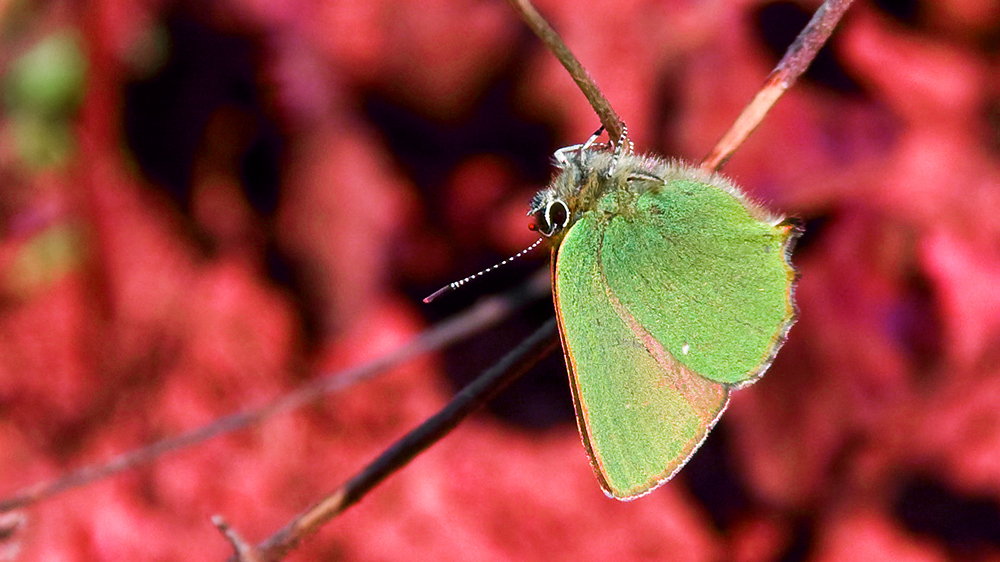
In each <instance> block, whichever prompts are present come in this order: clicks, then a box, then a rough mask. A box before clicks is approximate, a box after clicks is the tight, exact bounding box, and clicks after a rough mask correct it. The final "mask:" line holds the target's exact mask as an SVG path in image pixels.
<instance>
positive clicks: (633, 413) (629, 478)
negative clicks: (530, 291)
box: [553, 213, 728, 499]
mask: <svg viewBox="0 0 1000 562" xmlns="http://www.w3.org/2000/svg"><path fill="white" fill-rule="evenodd" d="M596 216H597V214H596V213H587V214H585V215H584V217H583V218H581V219H580V220H579V221H577V222H576V223H575V224H574V225H573V227H572V228H571V229H570V230H569V232H568V233H567V234H566V236H565V238H564V239H563V241H562V243H561V245H560V247H559V251H558V254H557V256H556V261H555V271H554V275H553V286H554V295H555V300H556V311H557V316H558V319H559V328H560V330H559V331H560V334H561V336H562V340H563V350H564V352H565V354H566V364H567V367H568V369H569V373H570V378H571V381H570V382H571V388H572V390H573V399H574V404H575V407H576V413H577V423H578V424H579V426H580V434H581V435H582V436H583V442H584V446H585V447H586V449H587V452H588V454H589V455H590V458H591V462H592V464H593V465H594V469H595V472H597V475H598V478H599V480H600V482H601V486H602V487H603V488H604V490H605V491H606V492H607V493H608V494H609V495H612V496H614V497H617V498H621V499H631V498H634V497H637V496H640V495H642V494H645V493H646V492H649V491H650V490H652V489H653V488H655V487H656V486H657V485H659V484H660V483H662V482H664V481H666V480H668V479H669V478H670V477H671V476H673V474H674V473H675V472H677V470H678V469H680V467H681V466H683V465H684V463H685V462H686V461H687V459H688V458H689V457H690V456H691V454H692V453H694V451H695V450H696V449H697V448H698V446H699V445H700V444H701V442H702V441H703V440H704V438H705V436H706V435H707V434H708V432H709V430H710V429H711V428H712V426H713V425H714V424H715V421H716V420H717V419H718V417H719V415H720V414H721V413H722V411H723V410H724V409H725V407H726V402H727V400H728V391H727V388H726V386H725V385H722V384H718V383H715V382H712V381H710V380H708V379H705V378H703V377H700V376H698V375H697V374H695V373H693V372H692V371H691V370H690V369H687V368H685V367H684V366H683V365H681V364H680V363H679V362H678V361H677V360H676V359H674V358H673V356H672V355H671V354H670V353H669V352H668V351H667V350H666V349H664V348H663V346H660V345H659V343H658V342H657V341H656V340H655V339H654V338H652V337H651V336H650V335H649V333H648V332H646V331H645V330H643V328H642V327H641V326H639V324H638V323H637V322H636V320H635V318H633V317H632V316H630V315H629V314H628V313H627V312H626V311H625V310H624V308H623V307H622V306H621V303H620V302H619V300H618V298H617V297H616V296H615V295H614V294H613V293H611V292H610V291H609V290H607V286H608V285H607V279H606V278H605V275H604V272H603V271H602V268H601V267H600V255H601V251H602V250H601V244H602V239H603V238H604V226H603V225H602V224H599V223H598V221H597V219H596Z"/></svg>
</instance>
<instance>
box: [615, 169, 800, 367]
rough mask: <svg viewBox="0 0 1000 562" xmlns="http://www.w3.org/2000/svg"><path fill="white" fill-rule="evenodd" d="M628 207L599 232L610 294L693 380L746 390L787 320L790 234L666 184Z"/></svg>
mask: <svg viewBox="0 0 1000 562" xmlns="http://www.w3.org/2000/svg"><path fill="white" fill-rule="evenodd" d="M609 197H614V196H609ZM629 204H630V208H629V209H628V210H627V211H626V212H622V210H621V209H618V211H619V212H618V213H616V214H614V215H613V217H612V218H610V219H608V224H607V227H606V228H605V230H604V241H603V250H602V253H601V267H602V269H603V272H604V274H605V277H606V279H607V283H608V285H609V287H610V291H611V292H612V294H614V295H616V296H617V298H618V299H620V301H621V303H622V305H623V306H624V308H625V309H626V310H627V311H629V313H630V314H631V315H633V316H634V317H635V318H636V319H637V321H638V324H639V325H641V326H642V328H643V329H645V330H646V331H648V332H649V333H650V334H651V335H652V337H653V338H654V339H655V340H656V341H657V342H659V343H660V344H662V345H663V347H664V348H665V349H666V350H667V351H668V352H669V353H670V354H672V355H673V356H674V357H676V358H677V359H679V360H680V361H681V363H683V364H684V365H685V366H686V367H688V368H689V369H691V370H692V371H694V372H695V373H698V374H699V375H701V376H704V377H707V378H709V379H711V380H714V381H718V382H722V383H727V384H739V383H745V382H748V381H752V380H753V379H754V378H755V377H757V376H758V375H759V374H761V373H762V372H763V370H764V369H766V367H767V365H768V364H769V363H770V360H771V358H772V357H773V355H774V353H775V352H776V351H777V347H779V346H780V344H781V343H782V342H783V341H784V337H785V334H786V332H787V331H788V328H789V327H790V326H791V323H792V320H793V317H794V312H795V310H794V306H793V304H792V294H791V291H792V282H793V280H794V271H793V270H792V268H791V265H790V264H789V263H788V246H789V244H790V243H791V242H790V241H791V239H792V238H794V229H793V228H792V227H791V226H790V225H787V224H778V225H777V226H772V224H770V223H768V222H765V221H762V220H759V219H758V218H756V217H754V216H752V215H751V213H750V212H749V211H748V209H747V208H746V207H745V205H744V203H743V202H742V201H741V200H740V199H737V197H736V196H734V195H733V194H731V193H729V192H727V191H725V190H723V189H720V188H719V187H716V186H714V185H711V184H708V183H704V182H700V181H695V180H673V181H671V182H668V183H666V184H663V185H662V188H660V189H653V190H650V191H647V192H645V193H643V194H642V195H641V196H640V197H638V198H637V199H635V200H634V201H632V202H631V203H629Z"/></svg>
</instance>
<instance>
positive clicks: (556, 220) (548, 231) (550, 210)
mask: <svg viewBox="0 0 1000 562" xmlns="http://www.w3.org/2000/svg"><path fill="white" fill-rule="evenodd" d="M544 223H545V226H546V228H541V226H542V225H541V224H539V225H538V226H539V231H540V232H541V233H542V234H544V235H545V236H552V235H553V234H555V233H556V232H559V231H560V230H562V229H564V228H566V225H567V224H568V223H569V207H567V206H566V203H563V202H562V201H560V200H559V199H556V200H555V201H553V202H551V203H549V204H548V206H546V207H545V218H544Z"/></svg>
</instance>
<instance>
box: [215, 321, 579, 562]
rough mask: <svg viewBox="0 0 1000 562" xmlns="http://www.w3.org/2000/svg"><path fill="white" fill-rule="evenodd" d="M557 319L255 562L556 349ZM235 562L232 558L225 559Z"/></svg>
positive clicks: (286, 547) (276, 554)
mask: <svg viewBox="0 0 1000 562" xmlns="http://www.w3.org/2000/svg"><path fill="white" fill-rule="evenodd" d="M558 342H559V340H558V338H557V337H556V321H555V319H554V318H553V319H550V320H549V321H548V322H546V323H545V324H543V325H542V327H541V328H539V329H538V330H536V331H535V332H534V333H533V334H532V335H530V336H528V338H526V339H525V340H524V341H522V342H521V343H520V344H519V345H518V346H517V347H516V348H514V350H513V351H511V352H510V353H508V354H507V355H506V356H504V357H503V358H502V359H501V360H500V361H499V362H497V363H496V364H495V365H494V366H493V367H490V368H489V369H487V370H486V371H484V372H483V374H482V375H480V376H479V377H478V378H476V380H474V381H472V383H470V384H469V385H468V386H466V387H465V388H463V389H462V391H461V392H459V393H458V394H457V395H455V398H453V399H452V401H451V402H449V403H448V405H447V406H445V407H444V408H443V409H441V411H440V412H438V413H437V414H435V415H434V416H432V417H431V418H429V419H428V420H427V421H425V422H424V423H422V424H421V425H419V426H418V427H417V428H416V429H414V430H413V431H411V432H410V433H408V434H406V435H405V436H404V437H403V438H402V439H400V440H399V441H397V442H396V443H394V444H393V445H392V446H390V447H389V448H388V449H386V450H385V451H384V452H383V453H382V454H381V455H379V456H378V458H376V459H375V460H374V461H372V462H371V463H369V464H368V466H366V467H365V468H364V469H362V470H361V472H359V473H357V474H356V475H355V476H354V477H352V478H351V479H350V480H348V481H347V482H346V483H344V485H342V486H341V487H340V488H338V489H337V490H335V491H334V492H332V493H330V494H328V495H327V496H326V497H324V498H323V499H322V500H320V501H319V502H317V503H316V504H314V505H313V506H311V507H309V508H308V509H306V510H305V511H303V512H302V513H300V514H299V515H298V516H296V517H295V518H294V519H293V520H292V521H291V522H289V523H288V524H287V525H285V527H283V528H282V529H280V530H279V531H277V532H276V533H275V534H273V535H271V537H270V538H268V539H267V540H265V541H264V542H262V543H260V544H259V545H258V546H257V556H258V559H259V560H260V562H274V561H276V560H280V559H281V558H282V557H284V556H285V555H286V554H287V553H288V552H290V551H291V550H292V549H293V548H295V547H296V546H297V545H298V544H299V543H300V542H301V541H302V539H304V538H306V537H308V536H310V535H312V534H314V533H315V532H316V531H318V530H319V528H320V527H321V526H322V525H323V524H324V523H326V522H327V521H329V520H330V519H332V518H333V517H336V516H337V515H338V514H340V513H342V512H343V511H344V510H346V509H347V508H349V507H351V506H352V505H354V504H355V503H357V502H358V501H360V500H361V498H363V497H364V496H365V494H367V493H368V492H369V491H370V490H371V489H372V488H374V487H375V486H377V485H378V484H379V483H381V482H382V481H383V480H385V479H386V478H387V477H389V475H391V474H393V473H394V472H396V471H397V470H399V469H401V468H403V467H404V466H406V464H408V463H409V462H410V461H411V460H413V459H414V458H415V457H416V456H417V455H419V454H420V453H421V452H423V451H424V450H426V449H427V448H428V447H430V446H431V445H433V444H434V443H436V442H437V441H438V440H440V439H441V438H442V437H444V436H445V435H447V434H448V432H450V431H451V430H452V429H454V428H455V426H457V425H458V424H459V423H460V422H461V421H462V420H463V419H465V418H466V417H467V416H468V415H469V414H471V413H472V412H473V411H475V410H476V409H478V408H479V407H481V406H482V405H484V404H485V403H486V402H489V401H490V400H491V399H492V398H493V397H494V396H496V395H497V394H498V393H499V392H500V391H501V390H503V389H504V388H505V387H506V386H507V385H508V384H510V383H511V382H512V381H514V380H515V379H517V378H518V377H520V376H521V375H522V374H523V373H524V372H525V371H526V370H527V369H528V368H530V367H531V366H532V365H534V364H535V363H537V362H538V360H539V359H541V358H542V357H544V356H545V355H547V354H548V353H549V352H551V351H552V350H553V349H555V348H556V346H557V345H558ZM230 560H231V562H235V559H230Z"/></svg>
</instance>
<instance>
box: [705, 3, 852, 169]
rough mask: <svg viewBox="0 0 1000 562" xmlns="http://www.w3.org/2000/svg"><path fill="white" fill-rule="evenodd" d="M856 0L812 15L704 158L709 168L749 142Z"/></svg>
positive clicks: (824, 7) (825, 5) (827, 6)
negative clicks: (748, 138)
mask: <svg viewBox="0 0 1000 562" xmlns="http://www.w3.org/2000/svg"><path fill="white" fill-rule="evenodd" d="M853 1H854V0H826V2H824V3H823V5H822V6H820V7H819V9H818V10H816V13H815V14H813V17H812V19H811V20H810V21H809V24H808V25H806V26H805V28H803V29H802V32H801V33H799V35H798V37H796V38H795V42H793V43H792V44H791V46H789V47H788V50H787V51H785V56H784V57H782V59H781V61H780V62H778V66H776V67H774V70H773V71H771V74H770V76H768V77H767V80H766V81H765V82H764V86H763V87H761V89H760V91H758V92H757V95H756V96H754V98H753V100H751V101H750V103H749V104H748V105H747V106H746V108H744V109H743V113H741V114H740V116H739V117H738V118H737V119H736V122H734V123H733V125H732V127H730V128H729V130H728V131H726V134H725V135H723V137H722V139H721V140H720V141H719V142H718V144H716V145H715V148H713V149H712V152H710V153H709V154H708V156H706V157H705V159H704V160H702V161H701V167H702V168H704V169H706V170H718V169H719V168H721V167H722V165H723V164H725V163H726V161H727V160H729V158H730V157H732V155H733V154H734V153H735V152H736V149H738V148H739V147H740V145H742V144H743V142H744V141H746V139H747V137H749V136H750V133H752V132H753V131H754V129H756V128H757V126H758V125H760V123H761V121H763V120H764V116H765V115H766V114H767V112H768V111H770V110H771V107H773V106H774V104H775V102H777V101H778V98H780V97H781V95H782V94H784V93H785V90H787V89H788V88H790V87H791V86H792V84H794V83H795V81H796V80H798V78H799V76H801V75H802V73H803V72H805V71H806V68H808V67H809V64H810V63H811V62H812V61H813V59H814V58H816V53H817V52H818V51H819V49H820V47H822V46H823V44H824V43H826V40H827V39H828V38H829V37H830V34H831V33H832V32H833V28H834V27H836V26H837V23H838V22H839V21H840V18H841V16H843V15H844V12H845V11H846V10H847V8H848V7H849V6H850V5H851V2H853Z"/></svg>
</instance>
